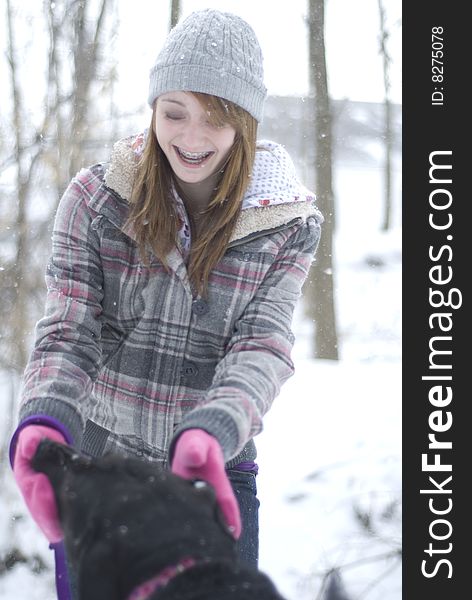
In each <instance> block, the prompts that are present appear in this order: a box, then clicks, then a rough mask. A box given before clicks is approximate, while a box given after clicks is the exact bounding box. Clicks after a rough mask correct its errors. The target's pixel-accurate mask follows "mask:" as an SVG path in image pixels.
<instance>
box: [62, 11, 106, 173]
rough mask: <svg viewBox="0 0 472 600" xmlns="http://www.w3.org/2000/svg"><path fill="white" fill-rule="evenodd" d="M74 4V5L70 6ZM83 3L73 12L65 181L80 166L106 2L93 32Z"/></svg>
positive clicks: (86, 134)
mask: <svg viewBox="0 0 472 600" xmlns="http://www.w3.org/2000/svg"><path fill="white" fill-rule="evenodd" d="M74 4H75V3H74ZM89 4H90V3H89V2H88V1H87V0H81V2H78V3H76V7H77V12H76V15H75V18H74V21H73V23H74V33H75V40H76V41H75V44H74V69H75V89H74V96H73V123H72V136H73V137H72V139H73V140H74V143H73V144H72V146H71V159H70V168H69V177H73V176H74V175H75V174H76V173H77V171H78V170H79V169H80V167H81V166H82V156H83V149H84V141H85V140H86V139H87V137H88V113H89V105H90V98H89V92H90V86H91V84H92V82H93V79H94V77H95V75H96V67H97V61H98V57H99V50H100V46H101V30H102V27H103V24H104V20H105V12H106V10H107V6H108V4H109V1H108V0H102V2H101V5H100V11H99V15H98V18H97V20H96V21H95V22H94V23H93V25H94V29H92V26H91V25H89V19H87V9H88V7H89Z"/></svg>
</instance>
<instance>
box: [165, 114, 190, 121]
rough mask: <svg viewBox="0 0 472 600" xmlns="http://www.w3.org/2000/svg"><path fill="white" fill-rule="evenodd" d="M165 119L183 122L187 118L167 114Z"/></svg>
mask: <svg viewBox="0 0 472 600" xmlns="http://www.w3.org/2000/svg"><path fill="white" fill-rule="evenodd" d="M165 117H166V119H169V120H170V121H182V119H185V116H184V115H182V114H179V113H165Z"/></svg>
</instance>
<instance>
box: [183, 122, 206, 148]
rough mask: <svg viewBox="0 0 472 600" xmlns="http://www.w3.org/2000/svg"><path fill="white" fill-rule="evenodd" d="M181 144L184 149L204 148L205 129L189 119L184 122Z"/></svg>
mask: <svg viewBox="0 0 472 600" xmlns="http://www.w3.org/2000/svg"><path fill="white" fill-rule="evenodd" d="M181 140H182V145H183V146H184V149H185V150H189V151H190V152H191V151H195V152H197V151H199V150H202V149H204V148H203V146H204V141H205V131H204V127H203V126H202V124H201V123H199V122H195V121H190V122H188V123H186V124H185V127H184V129H183V131H182V136H181Z"/></svg>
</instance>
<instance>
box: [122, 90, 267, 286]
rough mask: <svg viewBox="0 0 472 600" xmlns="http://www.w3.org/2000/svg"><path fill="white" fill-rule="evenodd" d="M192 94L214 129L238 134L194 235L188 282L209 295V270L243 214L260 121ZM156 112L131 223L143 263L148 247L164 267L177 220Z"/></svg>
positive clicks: (210, 98)
mask: <svg viewBox="0 0 472 600" xmlns="http://www.w3.org/2000/svg"><path fill="white" fill-rule="evenodd" d="M193 94H194V95H195V97H196V98H197V100H198V101H199V102H200V104H201V105H202V107H203V108H204V109H205V111H207V112H208V114H209V119H210V123H211V124H212V125H215V126H217V127H220V126H222V125H224V124H229V125H231V126H232V127H234V129H235V130H236V135H235V139H234V142H233V146H232V148H231V151H230V154H229V156H228V159H227V161H226V163H225V165H224V167H223V168H222V170H221V175H220V179H219V181H218V185H217V186H216V188H215V193H214V195H213V197H212V198H210V202H209V204H208V207H207V209H206V211H205V213H204V215H205V217H204V219H203V220H202V224H201V228H200V230H199V233H198V236H197V234H196V232H195V231H192V247H191V250H190V256H189V261H188V272H189V277H190V282H191V284H192V286H193V288H194V289H195V290H196V291H197V292H198V293H199V294H201V295H205V294H206V290H207V286H208V279H209V277H210V273H211V270H212V269H213V268H214V266H215V265H216V263H217V262H218V261H219V260H220V259H221V257H222V256H223V254H224V253H225V250H226V248H227V245H228V241H229V240H230V238H231V234H232V232H233V229H234V226H235V224H236V221H237V219H238V216H239V213H240V211H241V206H242V199H243V196H244V193H245V191H246V189H247V186H248V183H249V178H250V175H251V171H252V167H253V163H254V157H255V153H256V137H257V121H256V120H255V119H254V118H253V117H252V116H251V115H250V114H249V113H248V112H246V111H245V110H244V109H242V108H241V107H239V106H237V105H236V104H234V103H232V102H229V101H227V100H223V99H221V98H218V97H216V96H210V95H208V94H201V93H196V92H193ZM155 113H156V103H155V104H154V109H153V114H152V122H151V123H152V124H151V127H150V129H149V133H148V136H147V140H146V143H145V147H144V151H143V154H142V157H141V159H140V161H139V164H138V168H137V173H136V177H135V180H134V184H133V191H132V194H131V210H130V214H129V220H128V223H129V224H130V225H132V227H133V229H134V232H135V235H136V239H137V242H138V246H139V250H140V254H141V256H142V258H143V260H144V261H145V262H148V258H147V257H148V254H147V248H148V247H149V246H150V247H151V248H152V249H153V251H154V252H155V254H156V256H157V257H158V258H159V260H160V261H161V262H162V263H163V264H164V265H165V266H166V256H167V254H168V253H169V252H170V250H171V249H172V248H173V247H174V246H175V243H176V236H177V231H178V217H177V214H176V211H175V208H174V201H173V200H172V195H171V194H172V192H171V189H172V180H173V172H172V169H171V167H170V164H169V162H168V160H167V157H166V156H165V154H164V152H163V151H162V149H161V147H160V146H159V144H158V142H157V138H156V135H155V129H154V128H155V125H154V124H155Z"/></svg>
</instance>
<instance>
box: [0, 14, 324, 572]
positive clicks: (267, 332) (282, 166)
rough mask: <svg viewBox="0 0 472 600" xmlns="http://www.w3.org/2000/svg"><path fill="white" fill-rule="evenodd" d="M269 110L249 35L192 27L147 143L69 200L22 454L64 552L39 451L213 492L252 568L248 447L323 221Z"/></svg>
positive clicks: (164, 82)
mask: <svg viewBox="0 0 472 600" xmlns="http://www.w3.org/2000/svg"><path fill="white" fill-rule="evenodd" d="M265 95H266V88H265V86H264V83H263V68H262V55H261V50H260V47H259V44H258V41H257V39H256V37H255V34H254V32H253V30H252V29H251V28H250V26H249V25H248V24H247V23H246V22H245V21H243V20H242V19H241V18H239V17H237V16H235V15H232V14H228V13H222V12H219V11H217V10H204V11H200V12H196V13H193V14H191V15H190V16H189V17H188V18H187V19H185V20H184V21H183V22H181V23H180V24H179V25H178V26H177V27H175V28H174V29H173V30H172V31H171V32H170V34H169V36H168V39H167V40H166V43H165V45H164V48H163V49H162V51H161V52H160V54H159V56H158V58H157V61H156V64H155V65H154V67H153V68H152V70H151V73H150V87H149V104H150V106H151V107H152V120H151V123H150V126H149V129H148V130H147V131H145V132H144V133H143V134H141V135H138V136H135V137H130V138H127V139H124V140H121V141H120V142H118V143H117V144H116V145H115V147H114V150H113V153H112V156H111V158H110V161H109V162H108V163H107V164H97V165H94V166H92V167H90V168H87V169H83V170H82V171H80V172H79V173H78V175H77V176H76V177H75V178H74V179H73V180H72V181H71V183H70V185H69V187H68V189H67V190H66V192H65V194H64V196H63V198H62V200H61V202H60V205H59V208H58V211H57V215H56V220H55V226H54V233H53V247H52V256H51V259H50V262H49V264H48V267H47V286H48V295H47V303H46V311H45V316H44V318H43V319H42V320H41V321H40V322H39V323H38V325H37V331H36V342H35V346H34V349H33V352H32V355H31V358H30V361H29V364H28V366H27V368H26V372H25V376H24V386H23V391H22V398H21V408H20V415H19V426H18V428H17V430H16V432H15V434H14V436H13V440H12V444H11V457H12V463H13V468H14V474H15V477H16V480H17V482H18V485H19V487H20V490H21V491H22V493H23V495H24V498H25V500H26V503H27V505H28V507H29V509H30V511H31V513H32V515H33V517H34V518H35V520H36V521H37V523H38V525H39V526H40V527H41V528H42V530H43V531H44V533H45V534H46V535H47V537H48V539H49V540H50V542H52V543H57V542H60V540H61V539H62V532H61V529H60V526H59V523H58V520H57V511H56V508H55V504H54V500H53V496H52V492H51V489H50V487H49V485H48V483H47V481H45V480H44V479H43V478H42V477H43V476H41V475H40V474H38V473H35V472H34V471H33V470H32V469H31V467H30V464H29V463H30V460H31V457H32V456H33V455H34V452H35V450H36V447H37V444H38V443H39V440H40V439H41V438H43V437H52V438H54V439H57V440H59V441H61V442H63V443H66V444H71V445H73V446H74V447H76V448H78V449H80V450H81V451H83V452H85V453H88V454H90V455H93V456H99V455H101V454H103V453H104V452H115V453H124V454H128V455H135V456H139V457H142V458H143V459H146V460H150V461H156V462H158V463H162V464H166V465H169V466H170V468H172V470H173V471H174V472H175V473H177V474H179V475H181V476H182V477H186V478H199V479H202V480H206V481H208V482H209V483H210V484H212V485H213V486H214V488H215V491H216V495H217V498H218V500H219V504H220V506H221V509H222V511H223V514H224V516H225V518H226V521H227V523H228V526H229V527H230V529H231V531H232V533H233V534H234V536H235V537H238V538H239V550H240V554H241V558H242V559H243V560H244V561H246V562H247V563H249V564H252V565H256V564H257V549H258V521H257V512H258V501H257V498H256V486H255V475H256V473H257V468H258V467H257V465H256V463H255V459H256V448H255V444H254V441H253V438H254V437H255V436H256V435H257V434H258V433H259V432H260V431H261V429H262V419H263V416H264V414H265V413H266V412H267V410H268V409H269V408H270V406H271V404H272V401H273V399H274V398H275V397H276V396H277V394H278V393H279V390H280V386H281V385H282V383H283V382H284V381H285V380H286V379H287V378H288V377H290V375H291V374H292V372H293V365H292V361H291V359H290V352H291V347H292V344H293V341H294V337H293V335H292V332H291V320H292V314H293V310H294V306H295V303H296V301H297V300H298V298H299V297H300V294H301V288H302V284H303V282H304V280H305V278H306V276H307V273H308V270H309V267H310V263H311V261H312V258H313V254H314V251H315V248H316V245H317V243H318V239H319V233H320V223H321V221H322V217H321V215H320V214H319V213H318V211H317V210H316V208H315V207H314V204H313V202H314V196H313V194H312V193H310V192H309V191H308V190H307V189H305V188H304V187H303V186H302V185H301V184H300V183H299V182H298V180H297V178H296V175H295V171H294V167H293V164H292V162H291V160H290V158H289V157H288V155H287V153H286V152H285V150H284V149H283V148H282V147H281V146H280V145H278V144H275V143H272V142H261V143H259V144H257V143H256V134H257V124H258V122H259V121H260V119H261V117H262V112H263V103H264V99H265Z"/></svg>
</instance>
